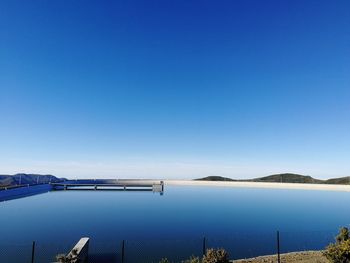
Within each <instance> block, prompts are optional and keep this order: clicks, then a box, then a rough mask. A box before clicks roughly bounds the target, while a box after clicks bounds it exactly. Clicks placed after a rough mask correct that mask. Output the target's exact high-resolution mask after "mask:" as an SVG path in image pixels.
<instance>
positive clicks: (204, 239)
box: [203, 237, 206, 256]
mask: <svg viewBox="0 0 350 263" xmlns="http://www.w3.org/2000/svg"><path fill="white" fill-rule="evenodd" d="M205 247H206V238H205V237H203V256H204V255H205Z"/></svg>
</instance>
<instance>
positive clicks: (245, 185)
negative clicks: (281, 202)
mask: <svg viewBox="0 0 350 263" xmlns="http://www.w3.org/2000/svg"><path fill="white" fill-rule="evenodd" d="M163 181H164V184H165V185H169V186H215V187H240V188H270V189H294V190H319V191H341V192H350V185H332V184H301V183H264V182H230V181H196V180H167V179H165V180H163Z"/></svg>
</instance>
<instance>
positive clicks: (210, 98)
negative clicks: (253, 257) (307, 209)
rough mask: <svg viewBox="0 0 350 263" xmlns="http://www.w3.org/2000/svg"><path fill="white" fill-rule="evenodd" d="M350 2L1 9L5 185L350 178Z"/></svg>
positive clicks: (1, 170)
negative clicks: (41, 176) (22, 180)
mask: <svg viewBox="0 0 350 263" xmlns="http://www.w3.org/2000/svg"><path fill="white" fill-rule="evenodd" d="M349 11H350V2H349V1H346V0H339V1H326V0H321V1H291V0H290V1H288V0H287V1H277V0H276V1H272V0H270V1H258V0H250V1H246V0H237V1H187V0H186V1H182V0H180V1H161V0H156V1H146V0H142V1H141V0H135V1H107V2H103V3H102V2H98V1H41V0H38V1H30V2H29V1H19V0H11V1H10V0H5V1H1V2H0V174H14V173H18V172H27V173H45V174H49V173H50V174H54V175H56V176H59V177H71V178H74V177H76V178H79V177H80V178H82V177H96V178H97V177H124V178H126V177H141V178H196V177H204V176H209V175H221V176H227V177H232V178H252V177H259V176H265V175H269V174H274V173H283V172H294V173H300V174H307V175H311V176H313V177H316V178H329V177H342V176H349V175H350V162H349V160H350V121H349V120H350V103H349V102H350V16H349Z"/></svg>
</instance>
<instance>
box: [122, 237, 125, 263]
mask: <svg viewBox="0 0 350 263" xmlns="http://www.w3.org/2000/svg"><path fill="white" fill-rule="evenodd" d="M124 255H125V240H123V243H122V263H124Z"/></svg>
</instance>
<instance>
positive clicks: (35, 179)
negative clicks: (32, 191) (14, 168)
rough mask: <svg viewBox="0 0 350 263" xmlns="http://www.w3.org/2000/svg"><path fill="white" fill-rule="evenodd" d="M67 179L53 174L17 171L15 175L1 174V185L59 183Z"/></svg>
mask: <svg viewBox="0 0 350 263" xmlns="http://www.w3.org/2000/svg"><path fill="white" fill-rule="evenodd" d="M64 180H66V179H65V178H57V177H56V176H54V175H51V174H26V173H17V174H14V175H7V174H0V187H10V186H16V185H26V184H29V185H33V184H45V183H50V182H51V183H57V182H62V181H64Z"/></svg>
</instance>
